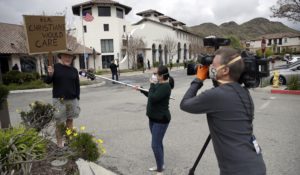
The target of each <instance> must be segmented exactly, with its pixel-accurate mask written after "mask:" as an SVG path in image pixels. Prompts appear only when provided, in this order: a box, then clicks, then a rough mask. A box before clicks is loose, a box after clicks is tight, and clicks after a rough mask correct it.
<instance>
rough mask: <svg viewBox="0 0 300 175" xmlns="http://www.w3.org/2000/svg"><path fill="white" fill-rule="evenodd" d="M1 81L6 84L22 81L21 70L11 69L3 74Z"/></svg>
mask: <svg viewBox="0 0 300 175" xmlns="http://www.w3.org/2000/svg"><path fill="white" fill-rule="evenodd" d="M2 79H3V83H4V84H6V85H8V84H10V83H17V84H19V83H22V82H21V80H22V78H21V72H20V71H17V70H12V71H9V72H7V73H6V74H4V75H3V78H2Z"/></svg>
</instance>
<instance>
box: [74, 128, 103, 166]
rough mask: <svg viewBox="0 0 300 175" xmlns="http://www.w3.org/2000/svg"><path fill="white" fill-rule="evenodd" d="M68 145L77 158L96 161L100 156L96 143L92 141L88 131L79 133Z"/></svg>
mask: <svg viewBox="0 0 300 175" xmlns="http://www.w3.org/2000/svg"><path fill="white" fill-rule="evenodd" d="M70 147H71V149H72V150H73V151H74V152H75V155H76V157H78V158H79V157H80V158H82V159H84V160H88V161H96V160H97V159H98V158H99V157H100V154H99V152H98V147H97V144H96V143H95V142H94V141H93V136H92V135H91V134H89V133H79V134H78V135H77V136H76V137H74V138H73V139H72V141H71V142H70Z"/></svg>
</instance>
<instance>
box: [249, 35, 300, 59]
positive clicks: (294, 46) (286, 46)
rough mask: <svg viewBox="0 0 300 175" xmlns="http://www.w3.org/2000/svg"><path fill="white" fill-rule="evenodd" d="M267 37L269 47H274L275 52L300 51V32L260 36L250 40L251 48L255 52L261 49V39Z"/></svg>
mask: <svg viewBox="0 0 300 175" xmlns="http://www.w3.org/2000/svg"><path fill="white" fill-rule="evenodd" d="M263 38H265V40H266V45H267V48H272V51H273V53H277V54H279V53H300V34H297V33H275V34H268V35H263V36H260V37H258V38H257V39H254V40H251V41H250V42H249V44H250V46H249V49H250V51H252V52H255V51H256V50H258V49H261V41H262V39H263Z"/></svg>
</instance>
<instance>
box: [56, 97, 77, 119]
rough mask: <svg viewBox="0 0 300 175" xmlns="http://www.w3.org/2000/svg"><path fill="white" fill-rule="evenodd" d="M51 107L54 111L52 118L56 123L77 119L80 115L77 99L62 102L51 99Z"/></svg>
mask: <svg viewBox="0 0 300 175" xmlns="http://www.w3.org/2000/svg"><path fill="white" fill-rule="evenodd" d="M53 106H54V107H55V109H56V110H55V112H54V118H55V120H56V122H58V123H61V122H65V121H66V120H67V119H74V118H77V117H78V116H79V113H80V107H79V102H78V99H73V100H64V99H60V98H53Z"/></svg>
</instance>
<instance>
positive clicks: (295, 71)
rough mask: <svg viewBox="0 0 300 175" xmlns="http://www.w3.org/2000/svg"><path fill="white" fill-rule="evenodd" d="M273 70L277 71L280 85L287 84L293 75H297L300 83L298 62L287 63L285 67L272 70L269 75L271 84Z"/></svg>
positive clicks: (299, 63) (299, 64)
mask: <svg viewBox="0 0 300 175" xmlns="http://www.w3.org/2000/svg"><path fill="white" fill-rule="evenodd" d="M275 71H278V72H279V83H280V84H281V85H287V84H288V83H289V82H290V80H291V78H292V77H294V76H297V77H298V83H299V84H300V62H297V63H294V64H291V65H288V66H287V67H282V68H279V69H275V70H272V71H271V72H270V77H269V82H270V84H273V78H274V72H275Z"/></svg>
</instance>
